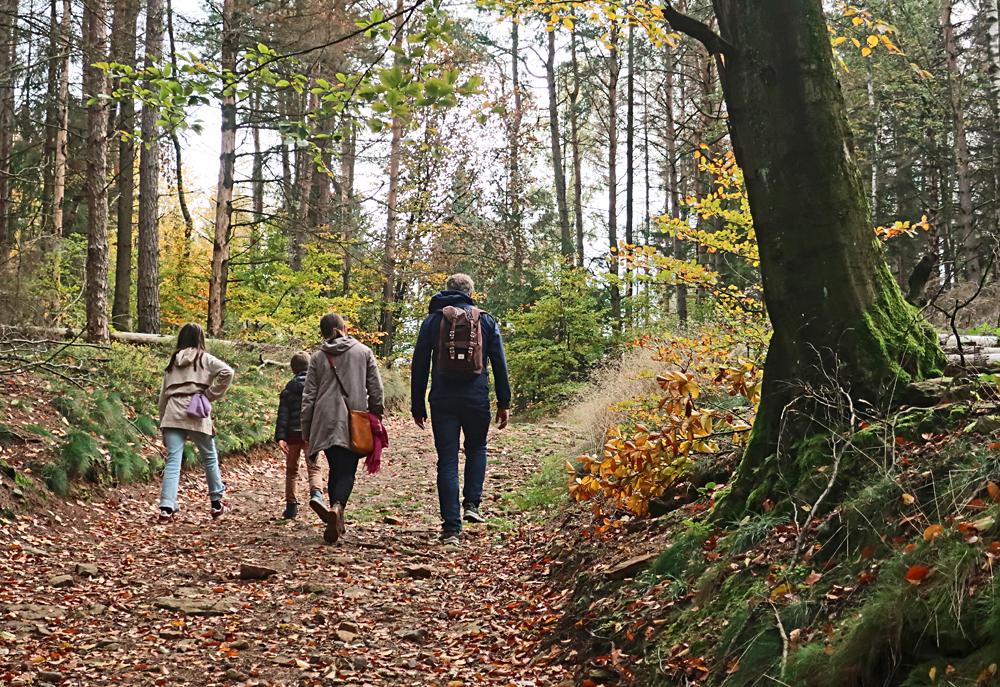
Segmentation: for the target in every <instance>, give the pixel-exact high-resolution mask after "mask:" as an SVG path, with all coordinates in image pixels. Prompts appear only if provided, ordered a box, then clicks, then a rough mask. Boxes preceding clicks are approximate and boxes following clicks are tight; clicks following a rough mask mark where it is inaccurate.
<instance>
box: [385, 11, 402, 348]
mask: <svg viewBox="0 0 1000 687" xmlns="http://www.w3.org/2000/svg"><path fill="white" fill-rule="evenodd" d="M396 14H397V16H396V21H395V26H396V38H395V40H394V45H395V47H396V48H397V50H398V51H399V52H397V53H396V57H395V59H394V60H393V61H394V63H396V64H398V63H399V59H400V53H401V52H402V47H403V0H396ZM391 132H392V133H391V139H390V141H389V192H388V195H387V197H386V217H385V242H384V243H383V245H382V313H381V322H380V325H381V329H382V332H383V333H384V334H385V338H384V339H383V340H382V354H383V355H385V356H389V355H391V354H392V348H393V345H394V343H395V342H394V337H395V333H396V308H395V300H396V298H395V296H396V248H397V246H396V242H397V237H396V222H397V215H398V210H399V209H398V205H399V182H400V179H399V174H400V162H401V160H402V157H403V120H402V118H401V117H400V116H399V115H393V117H392V126H391Z"/></svg>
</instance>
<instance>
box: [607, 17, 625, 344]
mask: <svg viewBox="0 0 1000 687" xmlns="http://www.w3.org/2000/svg"><path fill="white" fill-rule="evenodd" d="M610 46H611V47H610V49H609V50H608V58H607V62H608V249H609V250H608V275H609V281H610V284H611V289H610V291H611V317H612V319H614V322H615V326H616V327H618V328H619V329H620V328H621V326H622V294H621V288H620V286H619V284H618V277H619V269H618V267H619V261H618V75H619V72H620V71H621V63H620V62H619V60H618V27H617V26H613V27H612V28H611V38H610Z"/></svg>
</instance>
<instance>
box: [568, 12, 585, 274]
mask: <svg viewBox="0 0 1000 687" xmlns="http://www.w3.org/2000/svg"><path fill="white" fill-rule="evenodd" d="M570 57H571V59H572V64H573V86H572V90H571V91H570V97H569V107H570V109H569V117H570V119H569V124H570V145H571V147H572V148H573V224H574V228H575V231H576V264H577V267H579V268H580V269H583V268H584V267H585V265H584V258H585V256H584V245H583V163H582V155H581V152H580V113H579V99H580V62H579V60H578V58H577V55H576V25H575V24H574V25H573V28H572V29H571V31H570Z"/></svg>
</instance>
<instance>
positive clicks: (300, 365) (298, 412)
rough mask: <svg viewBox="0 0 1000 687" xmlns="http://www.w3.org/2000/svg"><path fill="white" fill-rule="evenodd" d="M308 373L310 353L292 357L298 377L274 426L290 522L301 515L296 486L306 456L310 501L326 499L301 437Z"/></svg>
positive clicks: (284, 396)
mask: <svg viewBox="0 0 1000 687" xmlns="http://www.w3.org/2000/svg"><path fill="white" fill-rule="evenodd" d="M308 370H309V354H308V353H296V354H295V355H293V356H292V372H293V373H295V376H294V377H292V379H291V380H290V381H289V382H288V384H286V385H285V388H284V389H283V390H282V392H281V400H280V401H279V403H278V420H277V422H276V423H275V427H274V440H275V441H277V442H278V446H279V447H280V448H281V451H282V452H283V453H284V454H285V512H284V513H282V515H281V517H282V518H284V519H286V520H290V519H291V518H294V517H295V516H296V515H297V514H298V512H299V505H298V501H297V500H296V498H295V483H296V482H297V481H298V478H299V456H300V455H302V456H305V457H306V471H307V472H308V473H309V493H310V498H320V499H322V498H323V479H322V476H321V475H320V467H319V464H318V463H317V462H315V461H314V462H310V461H309V457H308V455H309V454H308V451H307V450H305V449H306V443H305V439H304V438H303V437H302V421H301V417H302V391H303V389H304V388H305V382H306V372H307V371H308Z"/></svg>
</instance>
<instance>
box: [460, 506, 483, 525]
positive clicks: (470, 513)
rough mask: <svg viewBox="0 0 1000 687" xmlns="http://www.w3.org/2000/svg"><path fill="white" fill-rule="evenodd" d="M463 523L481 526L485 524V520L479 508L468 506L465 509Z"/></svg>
mask: <svg viewBox="0 0 1000 687" xmlns="http://www.w3.org/2000/svg"><path fill="white" fill-rule="evenodd" d="M465 521H466V522H474V523H476V524H477V525H482V524H483V523H484V522H486V518H484V517H483V514H482V513H480V512H479V506H472V505H469V506H466V507H465Z"/></svg>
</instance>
